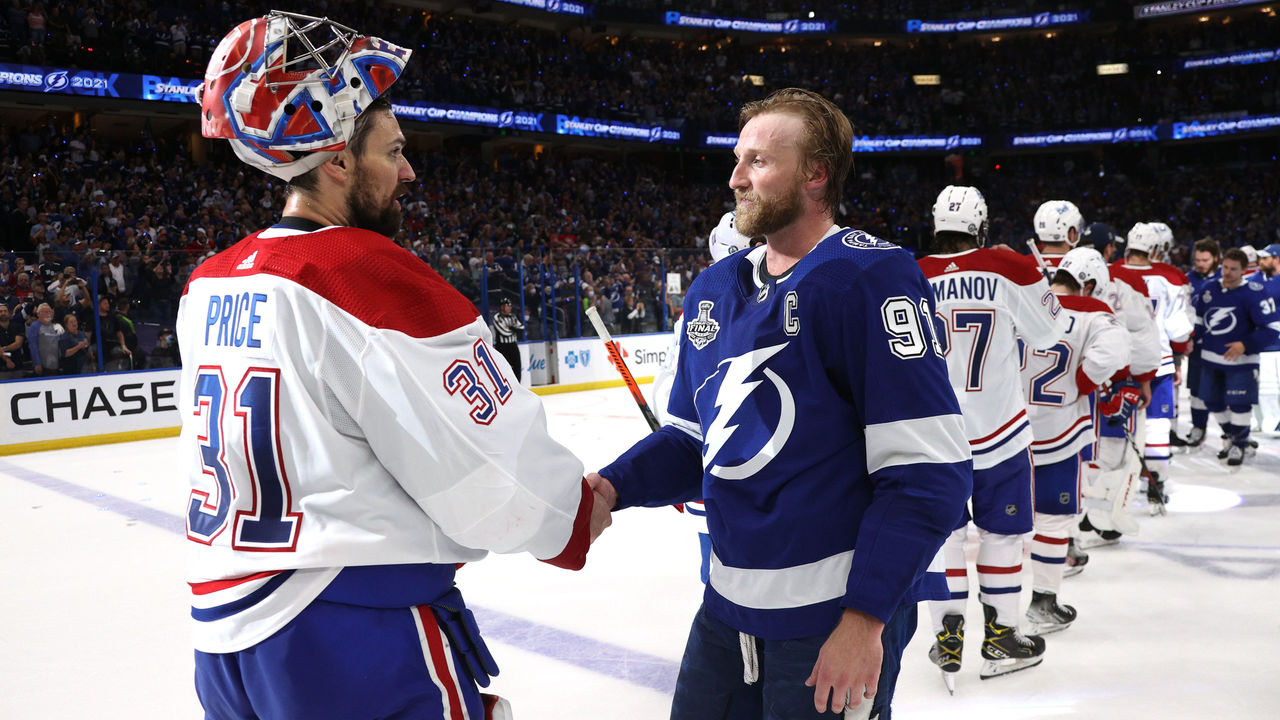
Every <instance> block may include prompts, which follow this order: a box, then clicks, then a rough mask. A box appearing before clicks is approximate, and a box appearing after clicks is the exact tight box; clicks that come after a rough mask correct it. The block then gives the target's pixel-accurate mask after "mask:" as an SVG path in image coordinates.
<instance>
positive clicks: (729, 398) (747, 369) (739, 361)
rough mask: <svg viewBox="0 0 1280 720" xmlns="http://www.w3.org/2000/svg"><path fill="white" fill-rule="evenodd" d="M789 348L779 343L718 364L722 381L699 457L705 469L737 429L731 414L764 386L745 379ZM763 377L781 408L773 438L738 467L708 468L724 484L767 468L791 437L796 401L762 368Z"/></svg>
mask: <svg viewBox="0 0 1280 720" xmlns="http://www.w3.org/2000/svg"><path fill="white" fill-rule="evenodd" d="M789 344H790V343H782V344H781V345H774V346H773V347H767V348H759V349H757V350H752V351H751V352H748V353H744V354H742V355H739V356H737V357H733V358H729V359H728V360H723V361H721V362H720V365H719V366H718V367H717V373H719V372H721V368H723V373H724V375H723V380H721V382H720V389H719V390H717V391H716V399H715V405H714V407H716V408H717V409H718V410H717V412H716V416H715V419H714V420H712V421H711V425H710V426H709V427H708V428H707V431H706V432H705V433H704V434H703V438H704V441H705V443H706V449H705V450H704V452H703V454H702V462H703V464H704V465H707V464H710V463H711V462H712V461H713V460H714V459H715V458H716V456H717V455H718V454H719V453H720V451H721V450H722V449H724V446H725V444H726V443H727V442H728V441H729V438H730V437H732V436H733V433H734V431H736V430H737V429H738V426H737V425H730V424H729V421H730V420H732V419H733V416H734V414H735V413H737V412H738V409H739V408H741V407H742V404H743V403H744V402H746V400H747V398H748V397H749V396H750V395H751V393H752V392H753V391H755V389H756V388H757V387H758V386H759V385H760V384H761V383H762V382H764V381H763V380H750V381H748V379H747V378H749V377H751V376H752V375H753V374H754V373H755V371H756V370H757V369H759V368H760V366H761V365H763V364H764V363H765V362H766V361H767V360H768V359H769V358H771V357H773V356H774V355H777V354H778V353H779V352H781V351H782V349H783V348H785V347H786V346H787V345H789ZM763 374H764V377H765V378H766V379H768V380H769V382H771V383H773V386H774V387H775V388H777V390H778V400H779V403H780V405H781V409H780V412H779V415H778V425H777V427H776V428H775V429H774V431H773V436H772V437H770V438H769V441H768V442H767V443H765V445H764V447H762V448H760V450H759V451H758V452H756V454H755V455H754V456H752V457H751V459H750V460H747V461H746V462H744V463H742V464H740V465H732V466H726V465H713V466H711V468H710V469H709V470H708V472H710V473H711V474H712V475H715V476H716V477H719V478H723V479H725V480H742V479H744V478H748V477H750V476H752V475H754V474H755V473H757V472H759V471H760V470H761V469H763V468H764V466H765V465H768V464H769V461H770V460H772V459H773V458H774V457H775V456H776V455H777V454H778V452H780V451H781V450H782V447H783V446H784V445H786V443H787V439H788V438H790V437H791V429H792V427H794V426H795V419H796V412H795V410H796V408H795V400H794V398H793V397H792V395H791V389H790V388H788V387H787V384H786V383H785V382H783V381H782V378H780V377H779V376H778V374H777V373H775V372H773V371H772V370H770V369H768V368H765V369H764V373H763ZM712 377H714V375H713V376H712ZM708 380H710V378H708ZM704 386H705V383H704ZM699 390H701V388H699Z"/></svg>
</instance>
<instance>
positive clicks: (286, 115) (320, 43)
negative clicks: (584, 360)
mask: <svg viewBox="0 0 1280 720" xmlns="http://www.w3.org/2000/svg"><path fill="white" fill-rule="evenodd" d="M411 53H412V51H410V50H408V49H407V48H402V47H398V46H396V45H392V44H391V43H389V42H387V41H385V40H381V39H379V38H375V37H368V36H364V35H361V34H360V33H358V32H356V31H355V30H353V29H351V28H349V27H347V26H345V25H340V24H338V23H336V22H334V21H332V20H329V19H328V18H317V17H311V16H310V15H298V14H296V13H288V12H281V11H279V10H272V11H271V12H270V13H268V14H266V15H264V16H262V17H259V18H254V19H252V20H246V21H245V22H242V23H240V24H239V25H237V26H236V27H235V28H234V29H233V30H232V31H231V32H230V33H229V34H228V35H227V36H226V37H224V38H222V42H220V43H218V46H217V48H215V49H214V51H213V55H212V56H211V57H210V58H209V65H208V67H207V68H206V69H205V72H204V84H203V85H201V87H200V89H199V91H198V92H197V94H196V97H197V99H198V101H199V102H200V132H201V133H202V134H203V135H204V136H205V137H207V138H223V139H226V140H230V141H231V147H232V148H233V149H234V150H235V152H236V155H238V156H239V157H240V159H241V160H243V161H245V162H246V163H248V164H250V165H252V166H254V167H256V168H258V169H259V170H262V171H264V172H268V173H271V174H272V175H275V176H276V177H278V178H280V179H282V180H292V179H293V178H295V177H297V176H298V175H301V174H303V173H305V172H307V171H309V170H311V169H313V168H315V167H317V166H319V165H320V164H321V163H322V162H324V160H325V159H326V158H328V157H331V156H332V153H334V152H337V151H339V150H341V149H343V148H344V147H346V144H347V141H348V140H349V139H350V138H351V134H352V132H353V131H354V129H355V122H356V116H358V115H359V114H360V113H361V112H362V111H363V109H364V108H366V107H368V106H369V104H370V103H371V102H373V100H374V99H375V98H377V97H379V96H380V95H382V94H383V93H385V92H386V91H387V89H388V88H389V87H391V84H392V83H394V82H395V81H396V79H397V78H399V77H400V74H401V73H402V72H404V66H405V62H406V61H408V59H409V55H410V54H411Z"/></svg>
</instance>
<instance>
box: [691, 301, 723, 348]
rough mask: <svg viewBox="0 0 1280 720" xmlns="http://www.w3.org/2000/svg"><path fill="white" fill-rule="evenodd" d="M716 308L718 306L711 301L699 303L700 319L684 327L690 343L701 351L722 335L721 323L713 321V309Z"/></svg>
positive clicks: (697, 318) (695, 319)
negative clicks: (717, 336)
mask: <svg viewBox="0 0 1280 720" xmlns="http://www.w3.org/2000/svg"><path fill="white" fill-rule="evenodd" d="M715 306H716V304H715V303H714V302H712V301H710V300H702V301H699V302H698V317H696V318H694V319H693V320H690V321H689V322H687V323H685V325H684V332H685V334H686V335H688V336H689V342H691V343H693V346H694V347H695V348H697V349H699V350H701V349H702V348H704V347H706V346H707V345H710V344H711V341H712V340H715V339H716V335H718V334H719V333H720V323H718V322H716V321H715V320H712V319H711V308H713V307H715Z"/></svg>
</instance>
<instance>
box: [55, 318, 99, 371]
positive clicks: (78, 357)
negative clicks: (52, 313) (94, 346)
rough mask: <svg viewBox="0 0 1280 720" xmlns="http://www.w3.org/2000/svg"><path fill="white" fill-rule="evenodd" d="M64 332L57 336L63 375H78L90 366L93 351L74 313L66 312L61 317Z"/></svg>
mask: <svg viewBox="0 0 1280 720" xmlns="http://www.w3.org/2000/svg"><path fill="white" fill-rule="evenodd" d="M62 322H63V326H64V327H65V328H66V332H64V333H62V334H61V335H59V336H58V350H59V352H60V357H59V362H60V363H61V365H62V374H63V375H79V374H81V373H83V372H85V368H86V367H92V364H91V363H92V360H93V352H92V351H91V350H90V349H89V338H88V336H86V335H85V334H84V333H83V332H81V331H80V321H79V320H77V319H76V316H75V313H67V314H66V315H65V316H63V319H62Z"/></svg>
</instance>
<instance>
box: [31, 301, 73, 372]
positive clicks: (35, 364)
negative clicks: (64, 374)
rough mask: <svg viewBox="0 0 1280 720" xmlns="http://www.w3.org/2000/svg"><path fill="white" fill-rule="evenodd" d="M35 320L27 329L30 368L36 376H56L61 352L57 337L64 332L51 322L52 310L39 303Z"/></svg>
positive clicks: (47, 304)
mask: <svg viewBox="0 0 1280 720" xmlns="http://www.w3.org/2000/svg"><path fill="white" fill-rule="evenodd" d="M35 315H36V320H35V322H33V323H31V325H30V326H28V327H27V346H28V347H30V348H31V367H32V370H34V371H35V374H36V375H57V374H58V368H59V366H60V363H59V359H60V355H61V352H60V351H59V349H58V343H59V340H58V337H59V336H60V335H62V334H63V332H65V331H64V330H63V328H62V326H61V325H59V324H57V323H55V322H54V321H53V308H52V307H50V306H49V303H40V305H38V306H37V307H36V311H35Z"/></svg>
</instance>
